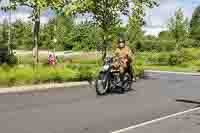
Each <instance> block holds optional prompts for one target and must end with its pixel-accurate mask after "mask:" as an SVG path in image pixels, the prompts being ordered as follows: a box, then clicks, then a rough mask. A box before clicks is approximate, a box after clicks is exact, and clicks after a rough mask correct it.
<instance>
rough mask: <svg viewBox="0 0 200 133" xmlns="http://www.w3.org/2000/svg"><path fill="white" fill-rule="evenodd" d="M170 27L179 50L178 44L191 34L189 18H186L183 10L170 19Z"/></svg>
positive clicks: (179, 10)
mask: <svg viewBox="0 0 200 133" xmlns="http://www.w3.org/2000/svg"><path fill="white" fill-rule="evenodd" d="M168 27H169V31H170V33H171V34H172V36H173V38H174V39H175V40H176V49H177V48H178V47H179V45H178V43H179V42H181V41H183V40H184V39H186V38H187V37H188V33H189V23H188V18H185V17H184V15H183V11H182V10H181V9H178V10H177V11H176V12H175V16H174V17H172V18H171V19H170V22H169V24H168Z"/></svg>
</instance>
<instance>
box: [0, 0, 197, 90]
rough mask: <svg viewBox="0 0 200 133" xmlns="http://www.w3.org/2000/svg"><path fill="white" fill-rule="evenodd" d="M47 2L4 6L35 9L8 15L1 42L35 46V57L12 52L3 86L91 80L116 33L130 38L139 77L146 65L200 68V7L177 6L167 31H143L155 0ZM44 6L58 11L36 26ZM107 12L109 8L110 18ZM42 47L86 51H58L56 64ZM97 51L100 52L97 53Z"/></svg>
mask: <svg viewBox="0 0 200 133" xmlns="http://www.w3.org/2000/svg"><path fill="white" fill-rule="evenodd" d="M48 2H49V1H46V0H38V3H35V2H34V1H31V0H30V1H28V0H27V1H26V0H24V1H23V2H22V1H20V0H16V1H15V3H14V4H11V5H12V6H11V7H9V6H8V7H5V8H2V10H4V11H5V12H8V11H10V9H12V10H14V9H15V8H16V7H17V6H27V5H31V7H32V8H34V9H33V12H32V16H31V18H32V19H31V21H29V22H23V21H22V20H17V21H16V22H13V23H11V24H9V21H8V20H6V19H5V20H4V21H3V23H1V24H0V45H1V46H8V47H9V50H10V53H11V54H13V52H12V51H13V50H14V49H15V50H33V48H34V50H35V51H34V52H35V53H34V54H35V56H34V57H33V55H32V54H29V55H23V54H22V55H16V57H13V56H11V57H12V58H9V61H8V62H7V64H3V65H1V66H0V86H13V85H24V84H39V83H48V82H67V81H83V80H92V79H94V78H95V77H96V76H97V74H98V71H99V69H100V67H101V64H102V58H104V57H105V55H106V54H108V53H110V52H112V51H113V49H114V48H116V41H117V39H118V37H124V38H126V40H127V44H128V45H129V46H130V48H131V49H132V51H133V52H134V53H135V56H136V58H135V59H136V60H135V64H134V65H133V67H134V70H135V71H134V72H135V75H136V76H137V77H142V76H143V73H144V69H153V70H169V71H185V72H200V50H199V49H200V18H199V15H200V6H199V7H197V8H196V9H195V11H194V13H193V16H192V19H191V20H189V19H188V18H186V17H185V16H184V15H183V11H182V10H181V9H177V11H176V12H175V13H174V16H173V17H171V18H170V19H169V22H168V27H167V30H165V31H162V32H160V33H159V35H158V36H151V35H145V33H144V32H143V31H142V26H144V25H145V21H144V17H145V9H146V8H147V7H148V8H153V7H155V6H158V3H157V2H155V0H146V1H145V2H139V1H137V0H132V2H133V3H134V4H131V5H129V1H128V0H122V1H120V2H119V1H117V0H112V1H106V2H108V3H101V2H102V1H101V0H100V1H99V3H96V0H83V1H82V3H80V2H79V1H73V2H71V3H70V2H69V3H66V2H64V1H62V0H56V1H55V2H50V3H48ZM32 5H33V6H32ZM106 5H107V6H110V7H107V6H106ZM129 6H130V7H129ZM46 8H51V10H52V11H53V12H54V13H55V16H54V17H52V18H51V19H50V20H49V22H48V23H46V24H40V23H39V25H38V20H39V15H40V14H41V12H42V11H44V10H45V9H46ZM130 8H131V10H132V11H131V12H129V10H130ZM111 9H114V10H111ZM105 12H108V13H107V14H106V18H105V14H104V13H105ZM133 12H134V14H133ZM87 13H90V14H92V16H91V20H90V19H88V20H85V21H81V22H79V21H77V20H78V19H79V18H78V17H80V15H83V16H84V15H86V14H87ZM122 14H123V15H126V16H128V18H129V20H128V24H127V25H125V26H122V25H121V24H120V22H122V21H121V20H120V17H121V15H122ZM86 18H87V17H86ZM102 18H104V19H102ZM36 20H37V21H36ZM32 29H34V31H33V33H32ZM33 37H34V39H35V41H33ZM38 50H46V51H49V52H54V51H68V50H69V51H81V52H83V53H82V54H80V55H76V56H70V57H67V58H66V57H64V56H58V62H57V65H53V66H50V65H49V64H48V55H40V54H37V51H38ZM96 51H98V53H100V54H94V53H95V52H96ZM86 53H88V54H86ZM89 53H91V54H89Z"/></svg>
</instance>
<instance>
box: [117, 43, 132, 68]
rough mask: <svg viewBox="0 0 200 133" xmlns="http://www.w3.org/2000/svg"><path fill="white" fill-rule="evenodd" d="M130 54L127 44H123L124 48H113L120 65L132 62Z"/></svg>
mask: <svg viewBox="0 0 200 133" xmlns="http://www.w3.org/2000/svg"><path fill="white" fill-rule="evenodd" d="M132 56H133V53H132V51H131V49H130V48H129V47H128V46H125V47H124V48H117V49H116V50H115V57H117V58H119V59H120V65H122V66H124V67H126V66H127V65H128V64H130V63H131V62H132ZM118 65H119V64H118ZM116 66H117V64H116Z"/></svg>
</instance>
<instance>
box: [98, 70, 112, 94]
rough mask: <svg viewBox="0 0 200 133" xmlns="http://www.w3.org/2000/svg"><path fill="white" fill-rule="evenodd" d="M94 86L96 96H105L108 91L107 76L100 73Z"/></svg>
mask: <svg viewBox="0 0 200 133" xmlns="http://www.w3.org/2000/svg"><path fill="white" fill-rule="evenodd" d="M95 86H96V93H97V95H105V94H106V93H107V92H108V90H109V81H108V76H107V75H106V74H105V73H100V75H99V77H98V79H97V80H96V82H95Z"/></svg>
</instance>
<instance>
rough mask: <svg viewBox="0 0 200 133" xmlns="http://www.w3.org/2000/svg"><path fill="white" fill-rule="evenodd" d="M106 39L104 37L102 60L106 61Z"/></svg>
mask: <svg viewBox="0 0 200 133" xmlns="http://www.w3.org/2000/svg"><path fill="white" fill-rule="evenodd" d="M106 43H107V41H106V39H105V38H103V49H102V60H103V61H104V59H105V58H106V56H107V46H106Z"/></svg>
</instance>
